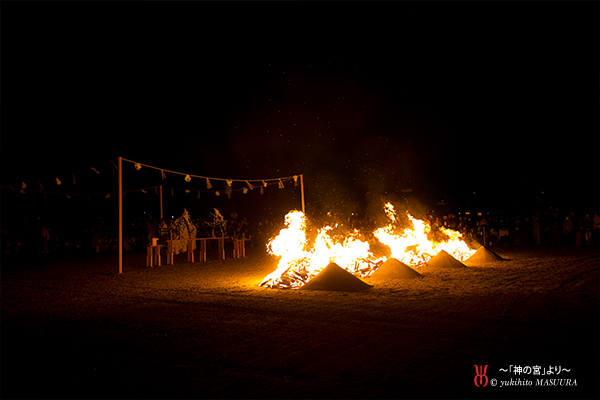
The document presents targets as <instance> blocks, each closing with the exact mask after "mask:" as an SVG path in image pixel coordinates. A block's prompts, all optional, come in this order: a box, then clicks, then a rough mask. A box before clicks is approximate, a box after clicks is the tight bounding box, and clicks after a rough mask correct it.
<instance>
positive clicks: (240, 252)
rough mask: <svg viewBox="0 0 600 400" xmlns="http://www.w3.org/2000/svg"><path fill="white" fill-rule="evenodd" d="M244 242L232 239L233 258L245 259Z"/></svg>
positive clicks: (244, 240)
mask: <svg viewBox="0 0 600 400" xmlns="http://www.w3.org/2000/svg"><path fill="white" fill-rule="evenodd" d="M246 240H248V239H233V258H240V257H246Z"/></svg>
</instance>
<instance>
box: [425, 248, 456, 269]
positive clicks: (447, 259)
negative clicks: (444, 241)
mask: <svg viewBox="0 0 600 400" xmlns="http://www.w3.org/2000/svg"><path fill="white" fill-rule="evenodd" d="M425 265H427V266H429V267H434V268H461V267H466V265H465V264H463V263H461V262H460V261H458V260H457V259H456V258H454V257H452V256H451V255H450V254H448V253H446V252H445V251H444V250H442V251H440V252H439V253H438V254H437V255H436V256H435V257H433V258H432V259H431V260H429V262H428V263H427V264H425Z"/></svg>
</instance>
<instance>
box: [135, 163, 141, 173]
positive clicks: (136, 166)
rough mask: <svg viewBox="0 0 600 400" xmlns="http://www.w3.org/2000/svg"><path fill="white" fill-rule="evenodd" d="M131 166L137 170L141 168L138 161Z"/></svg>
mask: <svg viewBox="0 0 600 400" xmlns="http://www.w3.org/2000/svg"><path fill="white" fill-rule="evenodd" d="M133 166H134V167H135V169H137V170H138V171H139V170H140V168H142V164H140V163H139V162H136V163H135V164H133Z"/></svg>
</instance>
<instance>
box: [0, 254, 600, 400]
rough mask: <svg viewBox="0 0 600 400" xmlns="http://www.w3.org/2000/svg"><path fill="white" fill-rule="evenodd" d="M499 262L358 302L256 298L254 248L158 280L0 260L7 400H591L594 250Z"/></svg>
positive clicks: (111, 260) (166, 269)
mask: <svg viewBox="0 0 600 400" xmlns="http://www.w3.org/2000/svg"><path fill="white" fill-rule="evenodd" d="M493 250H494V251H495V252H496V253H498V254H499V255H501V256H503V257H505V258H507V259H508V260H506V261H495V262H486V263H480V264H477V265H472V264H469V263H468V262H466V263H465V264H467V265H468V268H463V269H445V270H444V269H437V270H435V269H427V268H421V269H419V272H421V273H422V274H423V278H419V279H416V280H396V281H389V282H385V283H382V284H377V285H375V286H374V287H373V288H372V289H370V290H369V291H366V292H360V293H350V292H326V291H298V290H280V289H266V288H261V287H258V286H257V284H258V283H259V282H260V281H261V280H262V279H263V277H264V276H265V275H266V274H267V273H269V272H272V271H273V270H274V269H275V265H276V260H275V259H274V258H272V257H270V256H267V255H266V254H265V253H264V252H263V251H262V250H260V249H251V250H249V254H248V257H246V258H245V259H227V260H216V257H214V255H211V254H209V258H212V261H211V260H209V261H208V262H206V263H187V262H185V258H184V256H178V257H177V258H176V264H175V265H171V266H161V267H155V268H146V267H145V265H144V263H145V257H144V256H143V255H126V256H125V259H124V273H123V274H120V275H119V274H117V271H118V264H117V258H116V255H114V254H99V255H97V254H84V255H68V256H56V255H45V257H42V256H36V257H28V258H21V259H14V258H11V257H8V256H3V257H2V276H1V277H2V287H1V289H2V293H1V296H2V297H1V300H2V315H1V317H2V320H1V322H2V337H1V340H2V382H1V384H2V385H1V388H2V389H1V390H2V393H1V395H2V398H565V399H566V398H569V399H575V398H598V397H599V383H598V382H599V379H598V376H600V369H599V354H600V349H599V299H600V296H599V279H598V278H599V265H600V255H599V251H598V249H584V248H575V247H572V248H550V247H538V248H519V247H515V248H493ZM475 365H487V366H488V367H487V374H486V377H487V382H486V379H485V378H482V381H481V382H482V384H483V383H488V384H487V385H486V386H485V387H477V386H476V385H475V375H476V371H475ZM515 366H521V367H525V366H529V367H535V366H537V367H539V370H540V371H541V372H544V373H546V372H547V371H548V369H549V367H551V366H552V367H553V371H557V369H556V368H557V367H560V369H561V371H560V373H559V374H554V375H545V376H540V375H537V376H536V375H534V374H533V373H529V374H523V373H521V374H517V373H516V372H514V369H513V368H514V367H515ZM501 368H502V369H508V368H511V371H512V372H503V371H500V369H501ZM566 370H569V371H568V372H567V371H566ZM541 372H540V373H541ZM547 378H554V379H571V380H572V381H571V384H573V383H576V385H577V386H569V387H565V386H562V387H561V386H559V387H548V386H539V385H537V383H538V381H537V379H543V381H542V383H544V382H546V381H545V380H546V379H547ZM511 379H512V382H521V383H524V381H526V380H530V381H532V386H531V387H524V386H522V385H519V386H509V387H506V386H504V387H501V385H503V383H502V382H510V381H511ZM573 380H574V381H575V382H573ZM491 382H494V383H496V386H492V383H491ZM554 382H555V384H557V385H558V384H559V381H554ZM562 383H563V384H564V383H566V381H562ZM505 384H506V383H505Z"/></svg>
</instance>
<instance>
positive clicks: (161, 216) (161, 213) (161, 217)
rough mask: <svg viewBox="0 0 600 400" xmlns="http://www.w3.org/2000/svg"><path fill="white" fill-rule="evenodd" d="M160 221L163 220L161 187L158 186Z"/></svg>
mask: <svg viewBox="0 0 600 400" xmlns="http://www.w3.org/2000/svg"><path fill="white" fill-rule="evenodd" d="M159 193H160V219H163V205H162V185H160V192H159Z"/></svg>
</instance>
